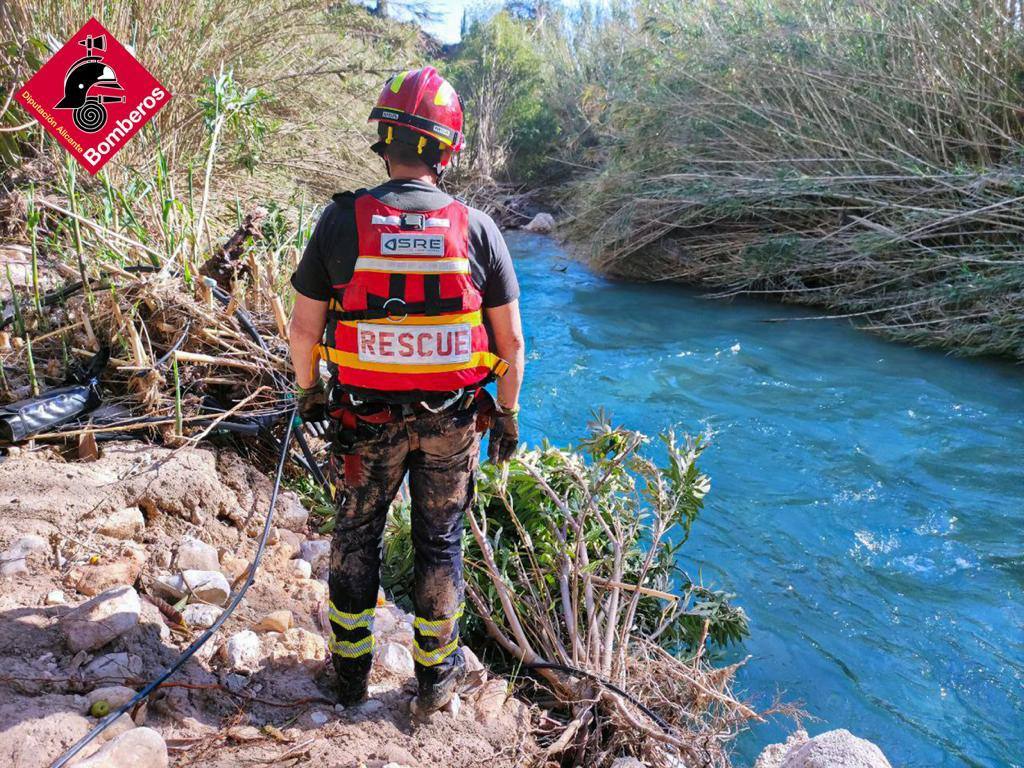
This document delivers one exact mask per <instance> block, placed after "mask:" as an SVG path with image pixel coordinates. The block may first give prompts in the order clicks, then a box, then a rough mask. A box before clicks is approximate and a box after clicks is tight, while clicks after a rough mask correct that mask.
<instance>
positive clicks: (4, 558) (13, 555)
mask: <svg viewBox="0 0 1024 768" xmlns="http://www.w3.org/2000/svg"><path fill="white" fill-rule="evenodd" d="M48 548H49V547H48V545H47V544H46V539H44V538H42V537H41V536H31V535H29V536H22V537H21V538H20V539H18V540H17V541H15V542H14V543H13V544H12V545H11V546H10V547H8V548H7V551H6V552H4V553H3V554H0V576H14V575H16V574H19V573H28V571H29V567H28V558H29V556H30V555H34V554H42V553H43V552H45V551H46V550H47V549H48Z"/></svg>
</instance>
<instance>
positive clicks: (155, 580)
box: [0, 443, 535, 768]
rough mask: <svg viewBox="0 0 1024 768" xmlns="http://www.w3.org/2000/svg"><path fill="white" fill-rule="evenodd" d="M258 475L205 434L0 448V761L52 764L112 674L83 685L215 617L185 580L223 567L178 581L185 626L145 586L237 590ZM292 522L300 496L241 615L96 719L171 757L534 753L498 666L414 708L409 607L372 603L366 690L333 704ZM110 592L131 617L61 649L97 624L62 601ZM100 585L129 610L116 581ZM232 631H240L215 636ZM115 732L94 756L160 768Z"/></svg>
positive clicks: (468, 762)
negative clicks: (193, 438)
mask: <svg viewBox="0 0 1024 768" xmlns="http://www.w3.org/2000/svg"><path fill="white" fill-rule="evenodd" d="M270 489H271V486H270V482H269V481H268V480H267V478H266V477H264V476H263V475H262V474H261V473H259V472H258V471H256V470H254V469H253V468H252V467H250V466H248V465H247V464H246V463H245V462H244V461H242V460H241V459H239V458H238V457H237V456H236V455H234V454H232V453H230V452H226V451H223V452H220V453H217V452H215V451H213V450H208V449H204V448H200V449H179V450H177V451H173V450H169V449H165V448H155V447H153V446H148V445H145V444H142V443H114V444H104V445H102V446H101V456H100V458H99V460H97V461H94V462H88V463H85V462H79V461H75V462H69V461H65V460H64V459H62V458H61V457H60V456H58V455H56V454H54V453H49V452H31V453H29V452H21V453H19V452H15V453H14V455H11V456H8V457H7V458H6V459H4V460H3V461H2V463H0V765H4V766H17V767H18V768H34V767H35V766H46V765H49V764H50V763H51V762H52V761H53V760H54V759H55V758H56V757H58V756H59V755H60V754H61V753H62V752H63V751H64V750H65V749H66V748H67V747H68V746H69V745H71V744H72V743H73V742H75V741H76V740H77V739H78V738H80V737H81V736H82V735H84V734H85V733H86V732H87V731H88V730H89V729H90V728H91V727H92V726H93V725H94V724H95V723H96V722H97V718H96V717H93V716H92V715H90V714H89V707H90V699H89V696H90V694H92V697H93V698H94V699H95V698H97V697H104V696H105V697H107V698H108V699H111V701H110V703H113V704H115V705H116V703H117V702H116V698H117V696H118V695H119V693H118V691H119V689H116V688H114V689H110V690H109V691H107V692H101V693H96V691H97V689H100V688H105V687H109V686H112V685H122V686H127V687H128V688H131V689H135V690H137V689H138V688H139V687H141V685H143V684H144V683H145V682H146V681H148V680H149V679H152V678H153V677H155V676H156V675H157V674H158V673H159V672H160V671H161V670H162V669H163V668H165V667H166V666H167V665H168V664H170V663H171V662H173V661H174V659H175V658H176V657H177V656H178V654H179V653H180V652H181V650H182V649H183V648H185V647H186V646H187V645H188V643H189V642H190V641H191V639H192V638H194V637H195V635H196V634H198V633H199V632H200V631H201V629H200V627H201V626H202V625H203V622H204V621H206V622H209V621H211V620H212V617H214V616H216V615H217V613H218V612H219V609H215V608H203V607H202V604H203V601H202V600H201V599H199V597H198V595H202V596H204V597H205V598H207V599H208V600H212V601H213V602H214V603H216V602H217V601H218V600H219V599H220V594H219V593H218V590H217V589H216V588H215V587H216V585H217V584H222V582H220V581H219V580H215V581H214V582H211V583H213V584H214V588H210V589H205V588H195V587H196V585H195V584H194V583H192V582H190V587H191V588H190V589H187V590H186V594H187V595H188V598H187V600H188V603H189V605H188V607H186V608H184V609H183V611H182V612H183V613H184V614H185V616H186V617H187V618H190V619H191V621H190V622H189V625H190V628H182V627H181V626H179V625H178V624H177V618H178V617H177V616H176V615H175V614H174V612H173V611H167V610H166V607H165V612H161V609H160V608H159V607H157V605H155V604H154V603H153V602H150V601H149V599H148V598H147V595H153V596H161V597H162V598H163V599H164V601H165V603H178V602H179V598H177V597H176V596H175V594H174V581H175V579H176V578H177V577H178V576H179V574H180V573H181V572H182V571H183V570H189V572H190V573H193V572H198V571H205V572H208V573H209V574H214V575H215V574H216V573H217V572H219V573H220V574H222V575H223V577H224V582H226V583H227V584H228V585H233V586H234V587H237V586H238V585H239V584H240V583H241V581H242V579H244V574H245V571H246V568H247V566H248V564H249V562H250V558H251V557H252V555H253V553H254V551H255V542H256V539H255V537H256V535H257V534H258V532H259V529H260V527H261V525H262V523H263V518H264V515H265V512H266V508H267V505H268V504H269V495H270ZM306 517H307V516H306V512H305V510H304V509H303V508H302V505H301V503H300V502H299V499H298V497H296V496H295V495H294V494H291V493H285V494H283V496H282V497H281V499H280V500H279V503H278V507H277V510H276V521H277V525H276V526H275V529H274V531H272V534H271V541H272V543H271V545H270V546H269V547H268V549H267V552H266V554H265V557H264V559H263V564H262V566H261V568H260V570H259V572H258V573H257V576H256V580H255V583H254V584H253V586H252V587H251V589H250V590H249V591H248V593H247V595H246V598H245V600H244V601H243V602H242V604H241V605H240V606H239V608H238V610H237V611H236V612H235V613H234V615H233V616H232V617H231V618H230V619H229V620H228V622H227V623H226V624H225V626H224V627H223V628H222V629H221V631H220V632H219V633H218V634H217V635H215V636H214V637H213V638H212V639H211V640H210V641H209V642H208V643H207V644H206V646H204V648H203V649H202V650H201V651H200V652H199V653H198V654H197V656H196V657H195V658H193V659H192V660H191V661H190V662H189V663H188V664H187V665H186V666H185V668H184V669H183V670H182V671H181V672H180V673H179V674H178V675H176V676H175V677H174V678H172V680H171V682H170V685H168V686H165V687H163V688H161V689H160V690H159V691H157V692H156V693H155V694H154V695H153V696H152V697H151V698H150V699H149V702H148V705H147V706H145V707H144V708H141V709H139V710H137V711H136V712H135V714H134V718H133V720H132V721H130V722H129V721H128V719H127V718H123V719H122V721H119V722H118V723H117V724H116V725H115V726H114V727H112V728H111V729H110V730H111V731H113V732H114V733H115V734H119V733H122V732H123V731H124V732H127V731H128V730H136V731H137V735H138V734H140V733H141V732H142V731H144V730H145V729H134V728H133V726H136V725H142V724H144V725H145V726H146V727H148V728H152V729H154V730H156V731H157V732H158V733H159V734H160V736H162V737H163V739H164V741H165V743H166V746H167V749H168V754H169V763H170V765H177V766H186V765H187V766H211V767H213V766H225V768H226V766H239V765H259V764H266V765H303V764H311V765H314V764H315V765H321V766H331V767H334V766H337V767H338V768H347V767H348V766H353V767H355V766H362V765H365V766H367V767H368V768H373V767H374V766H384V765H386V764H388V763H395V764H397V765H400V766H421V765H423V766H427V765H429V766H480V765H488V766H512V765H520V764H523V763H524V762H527V759H526V755H528V754H531V753H533V751H534V749H535V746H534V743H533V741H532V739H531V737H530V735H529V733H530V720H531V717H530V714H531V713H530V711H529V710H528V709H527V708H526V706H525V705H523V704H522V703H521V702H519V701H518V700H516V699H514V698H511V697H509V696H508V695H507V690H508V685H507V682H506V681H504V680H501V679H498V678H493V677H491V676H489V675H488V673H487V672H486V671H484V670H483V669H477V670H476V671H475V672H474V673H473V674H471V675H470V678H469V679H468V681H467V686H466V689H465V690H464V691H463V695H462V707H461V710H460V711H459V712H458V713H457V714H456V715H455V716H453V715H452V714H450V713H446V712H445V713H438V714H436V715H435V716H434V717H433V718H432V719H430V720H429V721H427V722H419V721H414V720H412V719H411V717H410V715H409V713H408V702H409V700H410V699H411V697H412V694H413V691H414V681H413V679H412V676H411V657H410V656H409V655H408V648H409V645H410V644H411V642H412V632H411V627H410V624H409V621H410V617H408V616H407V615H405V614H403V613H402V612H401V611H400V610H398V609H397V608H395V607H394V606H393V605H390V604H385V605H383V606H381V608H380V609H379V610H378V619H377V641H378V659H377V662H376V663H375V668H374V672H373V679H372V681H371V682H372V687H371V699H370V701H369V702H368V703H366V704H364V705H362V706H360V707H356V708H351V709H343V708H341V707H335V706H334V705H333V702H332V687H333V676H332V672H331V670H330V661H329V657H328V654H327V651H326V647H325V642H324V637H325V636H326V632H327V631H328V628H327V624H326V612H325V608H324V606H325V602H326V597H327V585H326V582H325V581H323V580H322V579H323V578H324V577H325V575H326V574H325V573H324V569H325V567H326V564H327V559H326V556H325V549H326V548H325V547H324V543H325V542H324V543H320V539H318V538H317V537H316V536H310V533H309V531H308V529H307V521H306ZM197 542H198V543H197ZM204 545H208V546H204ZM300 554H301V557H300ZM305 562H309V564H310V565H309V567H307V566H306V565H305V564H304V563H305ZM197 566H201V567H197ZM310 572H312V573H311V577H308V574H310ZM318 577H319V578H318ZM208 578H209V579H214V576H213V575H211V576H209V577H208ZM217 578H218V579H219V577H217ZM161 582H164V586H161ZM167 584H170V586H167ZM179 586H180V585H179ZM118 587H131V588H133V589H134V590H135V592H136V593H138V596H139V600H138V604H137V608H138V618H137V620H136V619H135V617H134V610H135V609H132V608H129V610H127V611H122V612H121V613H120V614H118V615H116V616H115V617H114V620H111V621H110V622H108V623H109V626H108V624H103V623H102V622H100V623H101V626H99V627H98V631H99V632H100V638H102V637H104V636H105V635H104V634H103V633H104V632H108V633H109V634H110V635H115V634H116V636H115V637H113V639H111V640H109V641H108V642H103V643H102V644H100V645H99V646H97V647H89V648H86V649H81V650H77V651H76V650H75V648H77V647H80V646H81V645H82V643H83V642H85V643H86V644H89V643H95V642H97V640H96V638H95V637H94V635H95V632H93V633H92V634H90V631H91V630H93V629H97V627H93V626H91V625H89V624H88V622H86V625H85V626H84V627H83V625H82V622H81V621H77V620H73V619H75V617H77V616H78V614H73V615H72V617H67V614H69V613H70V612H71V611H72V609H73V607H74V606H77V605H79V604H81V603H83V602H85V601H87V600H89V599H90V598H93V597H95V596H97V595H104V594H106V595H107V596H108V597H109V595H110V594H112V593H110V592H108V590H115V589H116V588H118ZM113 594H119V595H121V596H123V597H124V598H125V599H126V600H127V601H128V602H127V604H128V605H129V606H133V605H135V603H134V599H135V598H134V596H133V594H132V592H131V589H128V590H122V592H121V593H113ZM108 597H104V598H103V599H104V600H107V599H108ZM79 613H80V612H79ZM165 613H167V614H169V615H165ZM272 613H273V614H274V615H273V616H272V617H270V618H269V619H268V614H272ZM289 614H290V615H289ZM79 618H80V617H79ZM118 622H123V624H118ZM115 625H116V626H115ZM124 626H127V629H124ZM76 632H77V633H78V634H77V635H76V634H75V633H76ZM82 632H85V637H86V640H85V641H83V640H82V638H81V637H80V636H79V635H80V634H81V633H82ZM239 633H241V634H239ZM250 633H255V636H254V635H253V634H250ZM233 637H239V638H240V639H239V640H238V641H237V643H236V644H235V645H233V646H232V647H230V648H228V647H225V646H227V645H228V640H229V639H230V638H233ZM120 695H124V692H123V691H121V694H120ZM114 738H115V739H122V740H123V744H124V745H127V746H126V749H127V751H126V750H125V749H122V750H121V751H120V752H116V751H114V752H113V755H114V756H113V757H112V758H110V760H112V762H104V763H102V764H103V765H117V766H120V765H125V766H126V767H127V766H129V765H131V766H133V768H134V766H142V765H160V762H159V759H158V758H152V757H150V756H149V753H146V754H145V755H142V754H141V753H140V754H134V756H133V753H132V752H131V748H134V747H133V745H134V742H132V740H131V738H126V736H125V735H121V736H118V735H115V736H114ZM102 740H104V739H103V737H101V741H102ZM142 741H143V739H141V738H140V739H139V742H140V743H141V742H142ZM157 747H158V749H157V751H158V752H159V744H158V745H157ZM111 751H112V748H110V747H108V748H107V752H111ZM93 759H94V760H95V759H96V758H93ZM104 759H107V758H104ZM153 760H156V762H153ZM86 762H88V761H86Z"/></svg>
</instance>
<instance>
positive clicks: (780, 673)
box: [509, 233, 1024, 768]
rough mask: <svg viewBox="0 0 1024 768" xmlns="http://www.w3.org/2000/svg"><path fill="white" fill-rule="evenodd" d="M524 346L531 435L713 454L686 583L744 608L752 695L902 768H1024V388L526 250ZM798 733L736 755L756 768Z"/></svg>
mask: <svg viewBox="0 0 1024 768" xmlns="http://www.w3.org/2000/svg"><path fill="white" fill-rule="evenodd" d="M509 243H510V246H511V248H512V250H513V253H514V255H515V257H516V265H517V270H518V272H519V276H520V281H521V284H522V292H523V293H522V306H523V315H524V323H525V327H526V336H527V344H528V346H529V350H528V370H527V383H526V388H525V393H524V399H523V417H522V418H523V425H524V436H525V439H526V440H527V441H530V442H533V443H536V442H538V441H539V440H540V439H541V438H542V437H547V438H548V439H550V440H552V441H553V442H555V443H558V444H568V443H571V442H573V441H575V440H577V439H578V438H579V437H580V436H581V434H582V433H583V431H584V429H585V424H586V422H587V420H588V418H589V416H590V413H591V410H592V409H594V408H596V407H599V406H603V407H605V408H606V409H607V410H608V411H610V412H611V414H612V416H613V417H614V420H615V421H616V422H617V423H621V424H624V425H626V426H629V427H631V428H635V429H639V430H642V431H645V432H648V433H652V434H653V433H656V432H657V431H659V430H661V429H663V428H666V427H669V426H677V427H679V428H681V429H682V430H684V431H687V432H691V433H693V432H697V431H707V432H709V433H710V434H712V435H713V439H712V446H711V448H710V449H709V450H708V451H707V453H706V454H705V459H704V461H703V468H704V470H705V471H706V472H708V473H709V474H710V476H711V480H712V493H711V495H710V497H709V500H708V505H707V508H706V509H705V512H704V514H703V516H702V518H701V520H700V521H698V523H697V525H696V526H695V528H694V533H693V537H692V539H691V541H690V542H689V543H688V544H687V546H686V547H685V548H684V558H685V559H684V561H683V562H682V563H681V565H682V566H683V567H684V568H685V569H686V571H687V572H689V573H690V574H691V575H692V576H694V577H697V576H698V575H700V577H701V578H702V579H703V580H704V582H705V583H706V584H710V585H714V586H718V587H724V588H727V589H729V590H731V591H734V592H735V593H737V595H738V598H737V602H739V603H740V604H741V605H742V606H743V607H744V608H745V609H746V611H747V612H748V614H749V615H750V618H751V626H752V637H751V638H750V639H749V640H748V641H747V642H746V643H745V644H744V646H743V647H742V648H735V649H731V650H730V651H728V653H727V658H728V659H730V660H731V659H733V658H742V657H743V656H745V655H747V654H750V655H751V656H752V658H751V660H750V662H749V663H748V665H747V666H746V668H745V669H744V670H743V671H742V673H741V675H740V680H739V688H740V692H741V693H742V695H744V696H745V697H748V698H750V699H752V700H753V701H754V702H755V703H758V704H761V705H767V704H769V703H770V702H771V699H772V698H773V696H775V695H776V694H781V695H782V697H783V698H784V699H785V700H788V701H790V702H800V703H802V705H803V707H804V708H805V709H806V710H807V711H808V712H810V713H811V714H812V715H814V716H816V717H817V718H819V719H818V720H817V721H813V722H809V723H807V724H806V725H807V727H808V728H809V730H810V731H811V732H812V734H813V733H817V732H820V731H822V730H827V729H829V728H839V727H843V728H848V729H849V730H851V731H853V732H854V733H856V734H858V735H860V736H863V737H864V738H867V739H870V740H871V741H874V742H876V743H877V744H878V745H879V746H880V747H881V748H882V749H883V751H885V753H886V754H887V755H888V757H889V759H890V761H891V762H892V763H893V765H894V766H903V767H904V768H917V767H921V768H924V767H925V766H928V767H929V768H930V767H933V766H993V767H995V766H999V767H1000V768H1002V767H1004V766H1005V767H1009V766H1024V605H1022V601H1021V588H1022V586H1024V469H1022V466H1024V387H1022V384H1024V369H1022V368H1021V367H1019V366H1015V365H1012V364H1010V363H1004V362H993V361H985V360H964V359H956V358H952V357H948V356H945V355H943V354H941V353H939V352H935V351H927V350H919V349H913V348H909V347H905V346H900V345H898V344H893V343H889V342H886V341H883V340H881V339H879V338H876V337H874V336H872V335H869V334H867V333H863V332H860V331H857V330H854V329H853V328H851V327H850V326H849V325H848V324H847V323H845V322H844V321H814V322H797V321H795V320H794V321H791V322H784V323H766V322H764V321H765V320H767V319H772V318H780V317H781V318H790V319H794V318H798V317H801V316H804V315H807V314H812V313H808V312H807V311H805V310H801V309H798V308H793V307H786V306H781V305H778V304H770V303H762V302H755V301H734V302H728V303H726V302H715V301H708V300H705V299H702V298H700V296H699V295H698V294H696V293H694V292H692V291H689V290H687V289H684V288H680V287H678V286H671V285H658V284H627V283H621V282H612V281H608V280H604V279H601V278H599V277H596V276H594V275H593V274H591V273H590V272H588V271H587V270H586V269H585V268H584V267H582V266H580V265H579V264H576V263H574V262H572V261H570V260H569V259H568V258H567V256H566V254H565V253H564V252H563V251H562V250H561V249H560V248H559V246H558V245H557V244H556V243H555V242H554V241H552V240H550V239H548V238H544V237H540V236H535V235H529V234H525V233H511V234H510V235H509ZM789 725H790V724H787V723H779V722H771V723H768V724H766V725H759V726H756V727H755V728H754V729H753V730H752V731H751V732H750V733H748V734H746V735H744V736H743V737H742V739H741V741H740V743H739V747H738V754H737V761H736V762H737V764H738V765H747V766H749V765H751V764H752V762H753V758H754V757H755V756H756V755H757V753H758V751H759V750H760V748H761V747H762V746H763V745H765V744H766V743H770V742H772V741H776V740H780V739H781V738H782V737H783V736H784V734H785V730H786V728H787V727H789Z"/></svg>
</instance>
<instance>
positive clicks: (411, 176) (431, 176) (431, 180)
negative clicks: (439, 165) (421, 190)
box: [389, 166, 437, 187]
mask: <svg viewBox="0 0 1024 768" xmlns="http://www.w3.org/2000/svg"><path fill="white" fill-rule="evenodd" d="M389 176H390V177H391V181H423V182H426V183H427V184H430V185H431V186H434V187H436V186H437V175H436V174H435V173H434V172H433V171H431V170H429V169H427V168H423V169H422V170H421V169H420V168H410V167H408V166H398V167H392V169H391V173H390V174H389Z"/></svg>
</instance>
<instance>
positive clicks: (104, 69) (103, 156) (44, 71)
mask: <svg viewBox="0 0 1024 768" xmlns="http://www.w3.org/2000/svg"><path fill="white" fill-rule="evenodd" d="M15 98H16V99H17V100H18V102H19V103H20V104H21V105H22V106H23V107H25V109H26V110H28V112H29V114H30V115H32V117H34V118H35V119H36V120H38V121H39V122H40V124H41V125H42V126H43V128H45V129H46V130H47V131H49V132H50V134H51V135H52V136H53V137H54V138H55V139H57V141H59V142H60V143H61V144H63V145H64V146H65V148H67V150H68V151H69V152H70V153H71V154H72V156H73V157H74V158H75V159H76V160H77V161H78V162H79V163H81V164H82V167H83V168H85V169H86V170H87V171H89V173H96V171H98V170H99V169H100V168H102V167H103V166H104V165H106V163H107V161H108V160H109V159H110V158H112V157H113V156H114V155H115V154H117V152H118V151H120V149H121V148H122V147H123V146H124V145H125V143H127V141H128V139H130V138H131V137H132V136H134V135H135V134H136V133H138V131H139V130H140V129H141V128H142V126H144V125H145V124H146V123H148V122H149V121H150V120H151V119H152V118H153V116H154V115H155V114H156V113H157V112H159V111H160V108H161V107H163V106H164V104H166V103H167V102H168V101H169V100H170V98H171V94H170V92H169V91H168V90H167V89H166V88H164V87H163V86H162V85H160V83H159V82H157V80H156V78H155V77H153V76H152V75H151V74H149V72H148V71H146V68H145V67H143V66H142V65H141V64H139V62H138V61H136V60H135V57H134V56H132V55H131V54H130V53H129V52H128V51H127V49H126V48H125V47H124V46H123V45H121V44H120V43H119V42H117V40H115V39H114V36H113V35H111V34H110V33H109V32H108V31H107V30H105V29H104V28H103V25H102V24H100V23H99V22H98V21H96V19H89V21H87V22H86V23H85V26H83V27H82V28H81V29H80V30H78V32H77V33H76V34H75V35H74V37H72V38H71V39H70V40H69V41H68V42H67V44H66V45H65V46H64V47H63V48H61V49H60V50H59V51H57V53H55V54H54V55H53V56H52V57H51V58H50V60H49V61H47V62H46V63H45V64H44V65H43V66H42V68H41V69H40V70H39V71H38V72H36V74H35V75H34V76H33V77H32V79H31V80H29V81H28V82H27V83H25V86H24V87H23V88H20V89H19V90H18V93H17V94H16V96H15Z"/></svg>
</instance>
